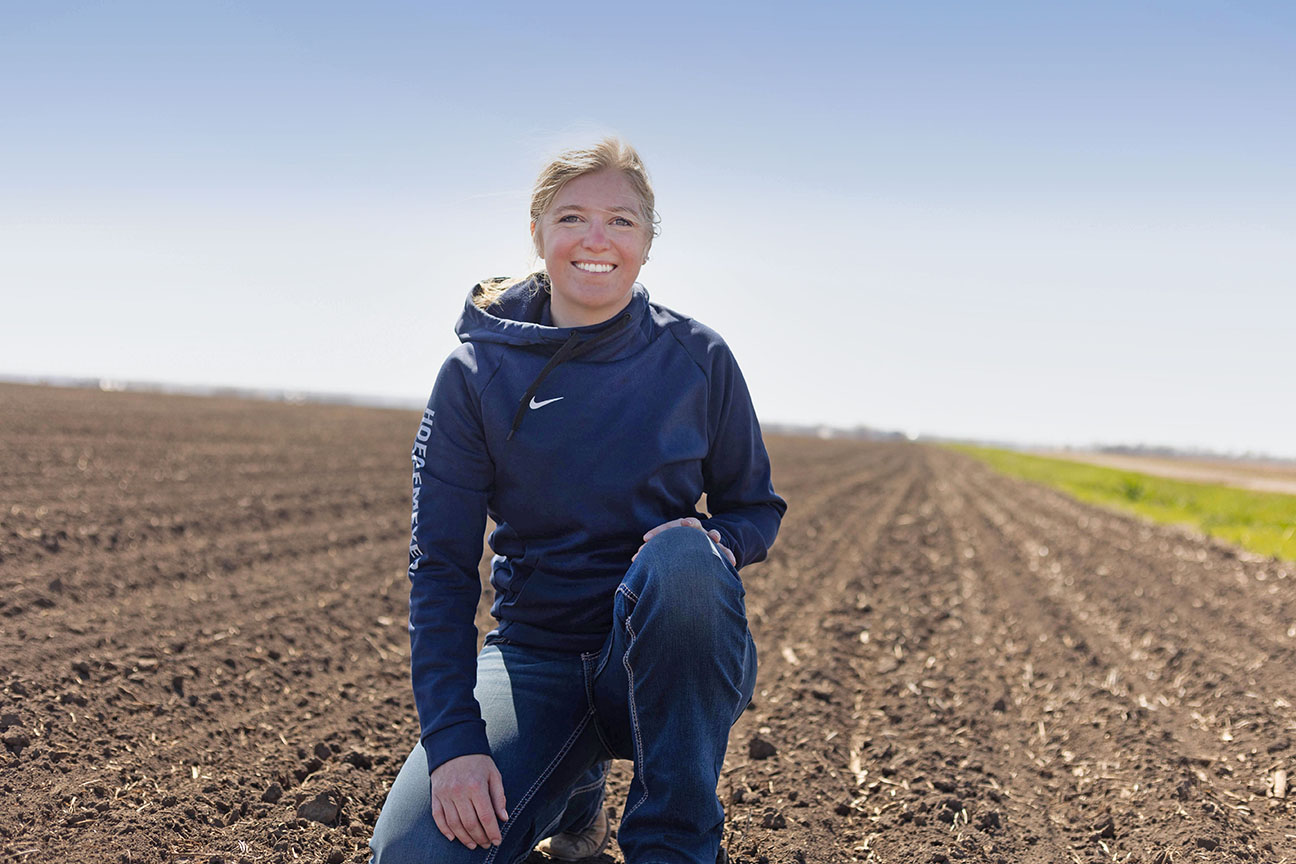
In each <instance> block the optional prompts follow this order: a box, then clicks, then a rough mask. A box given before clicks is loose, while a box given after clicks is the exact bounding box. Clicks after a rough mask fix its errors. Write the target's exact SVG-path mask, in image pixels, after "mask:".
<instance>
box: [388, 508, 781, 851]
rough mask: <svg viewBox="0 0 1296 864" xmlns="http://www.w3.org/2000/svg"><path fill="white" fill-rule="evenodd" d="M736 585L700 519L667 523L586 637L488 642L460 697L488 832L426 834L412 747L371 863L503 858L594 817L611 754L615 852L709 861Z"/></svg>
mask: <svg viewBox="0 0 1296 864" xmlns="http://www.w3.org/2000/svg"><path fill="white" fill-rule="evenodd" d="M743 596H744V591H743V587H742V582H741V581H740V580H739V578H738V573H737V571H736V570H734V568H733V567H732V566H730V564H729V562H728V560H727V559H725V558H724V557H723V553H721V552H720V551H718V550H717V549H716V547H715V546H714V545H713V544H712V543H711V540H710V539H709V538H708V537H707V536H706V535H705V534H704V533H702V532H701V531H699V530H697V529H696V528H672V529H669V530H667V531H663V532H662V533H661V534H659V535H657V536H656V537H654V538H653V539H652V540H651V541H649V542H648V544H647V545H646V546H645V547H644V548H643V550H642V551H641V552H640V553H639V556H638V557H637V558H636V559H635V561H634V563H633V564H631V565H630V569H629V570H628V571H626V575H625V578H624V580H623V581H622V583H621V584H620V586H618V588H617V591H616V594H615V596H614V601H613V609H612V631H611V633H609V635H608V637H607V641H606V642H605V643H604V644H603V647H602V649H601V650H599V651H596V652H591V653H588V654H570V653H562V652H556V651H547V650H540V649H535V648H527V647H523V646H520V645H513V644H509V643H496V644H491V645H487V646H486V647H485V648H483V649H482V652H481V654H480V655H479V656H478V658H477V686H476V689H475V690H474V695H475V696H476V698H477V701H478V703H479V704H480V705H481V710H482V717H483V719H484V720H485V721H486V736H487V739H488V740H489V741H490V746H491V755H492V756H493V758H494V760H495V764H496V766H497V767H498V768H499V770H500V774H501V775H502V776H503V779H504V794H505V797H506V799H507V809H508V814H509V820H508V822H506V823H504V825H503V826H501V829H500V830H501V833H502V835H503V839H502V840H501V843H500V845H499V846H497V847H491V848H488V849H482V848H478V849H474V850H469V849H468V848H467V847H465V846H464V845H463V844H461V843H459V842H458V841H453V840H447V839H446V838H445V837H444V836H443V835H442V834H441V832H440V831H439V830H438V829H437V827H436V823H435V822H434V821H433V819H432V809H431V803H430V795H429V790H428V771H427V758H426V755H425V754H424V752H423V748H422V747H421V746H416V747H415V748H414V752H412V753H411V754H410V756H409V758H408V759H407V760H406V761H405V765H404V767H402V768H401V770H400V774H399V775H397V777H396V782H395V783H394V784H393V785H392V788H391V791H390V792H389V793H388V795H387V801H386V803H385V804H384V805H383V809H382V814H381V816H379V818H378V824H377V826H376V827H375V829H374V836H373V839H372V840H371V841H370V846H371V847H372V849H373V853H374V854H373V858H372V864H415V862H417V864H433V862H435V864H451V862H455V864H458V862H464V864H467V862H473V864H489V862H499V864H515V862H518V861H521V860H523V859H524V858H526V856H527V855H528V854H529V853H530V851H531V850H532V849H533V848H534V847H535V844H536V843H538V842H539V841H540V840H541V839H543V838H545V837H548V836H551V835H553V834H555V833H558V832H560V831H576V830H580V829H582V828H585V827H587V826H588V825H589V824H590V823H591V822H592V821H593V819H594V817H595V816H596V815H597V813H598V809H599V808H600V807H602V806H603V780H604V775H605V772H606V767H607V763H608V760H610V759H612V758H619V759H633V760H634V779H633V781H632V782H631V785H630V791H629V795H628V797H627V800H626V805H625V809H624V811H623V813H622V816H621V827H620V831H619V833H618V838H617V839H618V842H619V844H620V846H621V851H622V852H623V853H624V855H625V858H626V861H627V862H630V864H649V862H661V864H674V862H693V864H713V862H714V861H715V860H716V855H717V853H718V851H719V846H720V836H721V830H722V828H723V823H724V810H723V809H722V808H721V806H720V802H719V800H718V799H717V798H716V794H715V790H716V784H717V783H718V782H719V778H720V767H721V764H722V762H723V761H724V755H725V748H726V746H727V744H728V741H729V729H730V727H731V726H732V725H733V724H734V722H735V721H736V720H737V719H738V717H739V715H741V714H742V712H743V709H744V708H746V706H747V703H748V702H749V701H750V700H751V695H752V690H753V689H754V687H755V685H756V646H755V645H754V644H753V642H752V638H751V633H750V632H749V631H748V629H747V613H746V608H745V606H744V604H743Z"/></svg>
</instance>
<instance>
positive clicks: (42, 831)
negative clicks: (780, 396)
mask: <svg viewBox="0 0 1296 864" xmlns="http://www.w3.org/2000/svg"><path fill="white" fill-rule="evenodd" d="M416 422H417V418H416V414H414V413H413V412H399V411H379V410H373V409H359V408H344V407H330V406H287V405H279V404H269V403H256V402H243V401H237V400H222V399H194V398H185V397H174V396H157V395H146V394H133V393H98V392H94V391H84V390H57V389H47V388H34V387H22V386H17V385H0V739H3V746H2V747H0V849H2V850H3V851H2V852H0V862H36V861H59V862H68V864H82V862H103V861H108V862H118V861H121V862H135V861H169V862H183V861H192V862H203V864H206V862H214V861H222V862H238V861H242V860H246V861H249V862H262V861H270V862H278V861H293V860H302V861H329V862H342V861H361V860H364V859H365V857H366V851H365V844H366V842H367V840H368V837H369V834H370V830H371V828H372V825H373V822H374V819H375V818H376V816H377V813H378V810H379V808H380V807H381V805H382V801H383V797H384V794H385V791H386V788H387V785H388V784H389V783H390V782H391V780H392V778H393V777H394V776H395V773H396V771H397V769H398V768H399V766H400V763H401V761H402V760H403V759H404V756H405V755H406V753H407V751H408V748H409V746H410V745H411V744H412V742H413V741H414V738H415V736H416V735H417V721H416V719H415V716H414V710H413V703H412V699H411V697H410V693H409V684H408V681H407V671H406V663H407V659H408V657H407V654H408V648H407V643H406V635H405V632H404V622H405V604H406V596H407V583H406V578H405V564H404V555H405V551H404V550H405V544H406V534H407V531H408V509H407V508H408V500H407V499H408V495H407V486H408V463H407V453H408V447H409V443H410V441H411V440H412V435H413V432H414V429H415V426H416ZM769 444H770V449H771V455H772V458H773V460H774V466H775V482H776V485H777V486H778V488H779V491H780V492H782V493H783V494H784V496H785V497H786V498H787V499H788V501H789V504H790V508H791V509H790V511H789V515H788V518H787V520H786V521H785V522H784V528H783V532H782V534H781V536H780V539H779V543H778V545H777V546H776V548H775V551H774V553H773V554H772V555H771V557H770V559H769V560H768V561H767V562H765V563H763V564H760V565H756V566H754V567H751V568H749V569H747V570H745V571H744V578H745V580H746V584H747V588H748V597H747V600H748V612H749V615H750V617H751V619H752V629H753V632H754V633H755V634H756V638H757V643H758V646H759V648H760V650H761V672H760V678H759V681H758V684H757V697H756V700H755V704H754V705H753V707H752V709H751V710H749V711H748V712H747V714H746V715H744V717H743V718H742V719H741V720H740V721H739V723H738V725H737V726H736V727H735V730H734V734H733V737H732V739H731V745H730V750H729V757H728V760H727V762H726V767H725V773H724V776H723V778H722V780H721V784H720V789H719V794H720V796H721V800H722V801H723V802H724V803H725V806H726V810H727V813H728V820H727V824H726V829H725V833H726V844H727V846H728V848H729V850H730V852H731V853H732V855H733V857H734V858H735V860H736V861H737V862H742V864H758V862H762V861H767V862H779V864H782V862H818V861H823V862H845V861H851V860H860V861H864V860H873V861H882V862H949V861H988V862H1041V864H1044V862H1048V864H1053V862H1072V861H1080V862H1108V861H1129V862H1144V864H1152V862H1157V864H1170V862H1187V861H1255V862H1282V861H1296V791H1293V792H1289V793H1288V795H1287V797H1286V798H1276V797H1273V794H1272V793H1273V787H1274V782H1275V776H1276V775H1277V774H1278V773H1279V772H1290V773H1292V774H1296V744H1294V743H1293V742H1294V741H1296V711H1293V705H1294V704H1296V567H1293V565H1290V564H1287V565H1284V564H1280V563H1278V562H1275V561H1273V560H1271V559H1261V558H1256V557H1254V556H1248V555H1245V554H1241V553H1238V552H1236V551H1235V550H1233V549H1231V548H1229V547H1227V546H1224V545H1222V544H1220V543H1217V542H1213V541H1208V540H1204V539H1201V538H1199V537H1195V536H1191V535H1188V534H1184V533H1182V532H1179V531H1176V530H1172V529H1163V528H1155V527H1150V526H1146V525H1144V524H1142V523H1139V522H1136V521H1133V520H1131V519H1128V518H1125V517H1122V516H1116V515H1110V514H1107V513H1104V512H1101V511H1097V510H1095V509H1093V508H1091V507H1087V506H1083V505H1080V504H1077V503H1074V502H1072V501H1070V500H1068V499H1066V498H1064V497H1063V496H1061V495H1058V494H1056V493H1053V492H1051V491H1047V490H1043V489H1040V488H1037V487H1033V486H1029V485H1026V484H1023V483H1020V482H1017V481H1013V480H1009V479H1005V478H1002V477H999V476H997V475H994V474H992V473H990V472H989V471H988V470H987V469H986V468H984V467H982V466H980V465H979V464H977V463H975V462H972V461H970V460H969V459H968V458H966V457H963V456H961V455H958V454H955V453H951V452H948V451H943V450H939V449H934V448H928V447H920V446H915V445H908V444H866V443H856V442H837V441H817V440H810V439H772V440H771V441H770V442H769ZM486 605H487V603H486V598H485V597H484V598H483V602H482V614H481V615H480V616H479V623H481V624H483V625H484V624H485V623H486V621H487V618H486V617H485V607H486ZM758 757H763V758H758ZM626 777H627V773H626V768H625V766H624V765H621V766H619V770H618V773H617V775H616V778H615V782H614V789H613V794H612V795H611V800H610V803H612V804H613V805H619V803H620V796H621V795H622V794H623V791H624V788H625V782H626ZM1293 783H1296V778H1293ZM299 808H300V810H299ZM618 809H619V806H618ZM299 814H300V815H299ZM536 857H537V858H538V857H539V856H536ZM602 860H603V861H604V862H605V864H606V862H608V861H620V860H621V859H620V857H619V855H618V854H617V853H616V850H615V846H614V848H613V850H612V852H611V854H609V855H606V856H604V857H603V859H602Z"/></svg>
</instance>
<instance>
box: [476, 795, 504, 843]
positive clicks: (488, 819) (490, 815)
mask: <svg viewBox="0 0 1296 864" xmlns="http://www.w3.org/2000/svg"><path fill="white" fill-rule="evenodd" d="M471 803H472V806H473V807H474V808H475V811H476V812H475V813H474V814H473V816H475V817H476V820H477V826H478V827H479V828H480V829H481V833H482V834H483V835H484V836H485V838H486V839H485V841H484V842H483V843H482V845H483V846H498V845H499V843H500V830H499V820H498V819H496V818H495V813H494V811H493V810H492V809H491V808H492V806H493V805H492V802H491V800H490V797H489V796H486V795H478V796H474V797H473V799H472V801H471ZM475 836H476V835H475V834H474V837H475Z"/></svg>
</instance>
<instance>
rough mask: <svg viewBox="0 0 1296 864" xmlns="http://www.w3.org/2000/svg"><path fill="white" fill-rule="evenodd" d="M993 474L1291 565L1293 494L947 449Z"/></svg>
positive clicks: (1295, 524)
mask: <svg viewBox="0 0 1296 864" xmlns="http://www.w3.org/2000/svg"><path fill="white" fill-rule="evenodd" d="M952 447H953V449H955V450H959V451H961V452H963V453H967V454H969V455H971V456H975V457H976V458H977V459H980V460H981V461H983V462H985V463H987V464H988V465H990V467H992V468H994V469H995V470H997V471H999V472H1001V473H1003V474H1007V475H1009V476H1012V477H1020V478H1022V479H1023V480H1029V481H1031V482H1033V483H1042V484H1044V485H1046V486H1052V487H1053V488H1055V489H1060V490H1062V491H1063V492H1066V493H1067V494H1068V495H1071V496H1072V497H1075V498H1078V499H1080V500H1081V501H1086V502H1088V503H1090V504H1097V505H1098V506H1100V507H1110V508H1113V509H1116V510H1122V511H1124V512H1126V513H1133V514H1135V515H1138V516H1142V517H1144V518H1147V519H1151V520H1153V521H1155V522H1162V523H1166V524H1171V525H1186V526H1188V527H1190V528H1194V529H1196V530H1198V531H1200V532H1202V533H1204V534H1209V535H1211V536H1212V537H1218V538H1220V539H1221V540H1227V541H1229V542H1230V543H1235V544H1237V545H1238V546H1241V547H1243V548H1245V549H1250V550H1251V551H1252V552H1258V553H1260V554H1261V555H1272V556H1274V557H1276V558H1283V559H1285V560H1287V561H1296V495H1284V494H1281V493H1278V492H1253V491H1251V490H1248V489H1235V488H1233V487H1231V486H1220V485H1218V484H1214V483H1189V482H1186V481H1183V480H1171V479H1168V478H1166V477H1155V476H1153V475H1150V474H1139V473H1136V472H1133V471H1122V470H1120V469H1117V468H1104V467H1101V466H1098V465H1088V464H1085V463H1083V462H1072V461H1069V460H1066V459H1050V458H1047V457H1044V456H1032V455H1029V454H1026V453H1017V452H1015V451H1012V450H998V449H992V448H989V447H972V446H968V445H952Z"/></svg>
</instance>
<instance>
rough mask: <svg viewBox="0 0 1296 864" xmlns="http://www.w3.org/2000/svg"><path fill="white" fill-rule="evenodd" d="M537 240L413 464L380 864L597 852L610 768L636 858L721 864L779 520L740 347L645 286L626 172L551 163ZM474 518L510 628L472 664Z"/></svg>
mask: <svg viewBox="0 0 1296 864" xmlns="http://www.w3.org/2000/svg"><path fill="white" fill-rule="evenodd" d="M531 220H532V221H531V234H532V237H533V239H534V242H535V248H536V250H537V252H538V253H539V254H540V255H541V257H543V258H544V261H545V271H544V272H541V273H536V274H533V275H532V276H530V277H528V278H526V279H522V280H517V281H513V282H504V281H498V280H496V281H491V282H485V283H482V284H480V285H478V286H476V287H475V288H474V289H473V292H472V294H471V296H470V297H469V299H468V302H467V303H466V305H465V307H464V312H463V315H462V316H461V317H460V319H459V323H458V325H457V328H456V330H457V332H458V334H459V338H460V339H461V340H462V341H463V344H462V345H460V346H459V348H458V349H456V350H455V351H454V352H453V353H452V354H451V355H450V357H449V358H448V359H447V360H446V362H445V364H444V365H443V366H442V368H441V371H440V374H439V375H438V377H437V381H436V385H435V388H434V389H433V391H432V397H431V399H430V401H429V402H428V406H427V409H426V410H425V411H424V412H423V419H422V422H421V424H420V425H419V428H418V433H417V436H416V439H415V443H414V453H413V461H414V510H413V520H412V529H413V535H412V540H411V545H410V571H409V572H410V581H411V583H412V584H411V588H410V640H411V651H412V657H411V667H412V668H411V672H412V676H413V684H414V697H415V703H416V704H417V706H418V712H419V719H420V722H421V726H422V734H421V738H420V742H419V745H418V746H416V747H415V748H414V751H413V753H411V754H410V757H409V759H408V760H407V761H406V763H405V765H404V767H403V768H402V769H401V771H400V774H399V776H398V777H397V779H396V782H395V784H394V785H393V786H392V789H391V792H390V793H389V795H388V797H387V801H386V804H385V805H384V806H383V810H382V815H381V817H380V818H379V820H378V825H377V828H376V829H375V832H374V838H373V840H372V841H371V845H372V847H373V850H374V860H375V862H377V864H395V862H438V864H439V862H451V861H454V862H459V861H463V862H468V861H473V862H490V861H497V862H503V864H512V862H517V861H520V860H522V859H524V858H525V857H526V856H527V854H528V853H529V852H530V851H531V850H532V849H533V848H534V847H535V846H536V844H537V843H538V842H540V841H541V840H545V838H549V839H547V840H545V845H544V846H543V847H542V848H546V851H548V852H549V853H550V855H551V856H553V857H557V858H560V859H575V858H580V857H587V856H589V855H593V854H597V852H599V851H601V849H602V848H603V846H604V845H605V844H606V842H607V835H608V826H607V817H606V815H605V812H604V809H603V783H604V772H605V769H606V766H607V764H608V760H610V759H612V758H614V757H615V758H623V759H633V760H634V779H633V782H632V784H631V787H630V792H629V797H628V800H627V801H626V804H625V808H624V811H623V816H622V820H621V828H620V834H619V838H618V839H619V843H620V846H621V849H622V852H623V853H624V854H625V857H626V860H627V861H628V862H631V864H637V862H702V864H711V862H713V861H715V860H716V859H717V856H718V855H719V853H720V848H719V847H720V838H721V829H722V826H723V820H724V812H723V810H722V809H721V806H720V802H719V801H718V800H717V798H716V794H715V790H716V784H717V782H718V779H719V776H720V766H721V762H722V761H723V759H724V753H725V747H726V744H727V742H728V738H729V729H730V727H731V726H732V724H733V723H734V721H735V720H737V718H738V716H739V715H740V714H741V713H742V711H743V709H744V708H745V707H746V705H747V703H748V701H749V700H750V698H751V694H752V689H753V687H754V686H755V680H756V651H755V647H754V645H753V644H752V639H751V634H750V632H749V631H748V629H747V618H746V611H745V607H744V604H743V586H742V582H741V580H740V578H739V576H738V570H739V569H740V568H741V567H743V566H744V565H746V564H750V563H752V562H753V561H759V560H761V559H762V558H764V557H765V554H766V551H767V550H768V549H769V547H770V544H771V543H773V542H774V537H775V534H776V533H777V531H778V526H779V521H780V519H781V518H782V516H783V513H784V510H785V505H784V502H783V500H782V499H781V498H779V496H778V495H776V494H775V493H774V489H773V486H772V485H771V482H770V467H769V459H768V456H767V455H766V452H765V446H764V443H763V442H762V440H761V434H760V427H759V425H758V423H757V420H756V415H755V413H754V411H753V410H752V405H751V399H750V397H749V396H748V393H747V386H746V384H745V383H744V381H743V378H742V374H741V373H740V372H739V370H738V366H737V364H736V363H735V362H734V358H733V355H732V354H731V353H730V351H729V348H728V346H726V345H725V343H724V341H723V340H722V339H721V338H720V336H719V335H717V334H716V333H715V332H714V331H713V330H710V329H708V328H707V327H705V326H703V325H702V324H699V323H698V322H697V321H694V320H692V319H690V318H687V317H684V316H682V315H679V314H677V313H675V312H672V311H671V310H669V309H667V308H665V307H663V306H659V305H657V304H655V303H651V302H649V300H648V294H647V292H646V291H645V290H644V288H643V286H641V285H639V284H637V283H636V282H635V278H636V277H637V276H638V274H639V268H640V267H641V266H642V265H643V264H644V262H646V261H647V260H648V249H649V247H650V246H651V244H652V239H653V236H654V234H655V213H654V210H653V193H652V187H651V186H650V185H649V182H648V177H647V174H646V172H645V170H644V167H643V164H642V163H641V161H640V159H639V156H638V154H636V153H635V151H634V150H633V149H631V148H630V147H628V146H626V145H624V144H622V143H621V142H619V141H617V140H615V139H608V140H605V141H603V142H602V143H600V144H599V145H598V146H596V147H593V148H590V149H588V150H572V151H567V152H564V153H563V154H561V155H560V156H559V158H558V159H556V160H555V161H554V162H552V163H551V164H550V165H549V166H548V167H547V168H545V170H544V171H543V173H542V174H541V175H540V178H539V180H538V181H537V183H536V187H535V191H534V195H533V197H532V202H531ZM703 493H705V494H706V508H707V510H709V511H710V515H707V514H705V513H701V512H698V511H697V510H696V507H697V504H698V501H699V499H700V498H701V496H702V494H703ZM488 515H489V516H490V517H491V518H492V519H494V520H495V523H496V526H497V527H496V529H495V530H494V532H492V534H491V536H490V545H491V548H492V550H494V552H495V556H494V559H493V560H492V564H491V584H492V585H493V586H494V588H495V603H494V606H493V607H492V608H491V613H492V614H493V615H494V616H495V618H496V619H498V621H499V626H498V627H497V628H496V629H495V630H494V631H492V632H491V633H490V635H488V636H487V638H486V644H485V647H484V648H482V650H481V652H480V653H477V652H476V637H477V632H476V629H475V627H474V623H473V618H474V612H475V609H476V604H477V600H478V597H479V595H480V581H479V578H478V574H477V563H478V561H479V559H480V557H481V542H482V534H483V532H484V530H485V524H486V517H487V516H488ZM555 835H556V836H555Z"/></svg>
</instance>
